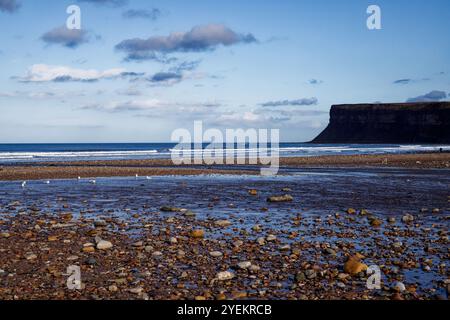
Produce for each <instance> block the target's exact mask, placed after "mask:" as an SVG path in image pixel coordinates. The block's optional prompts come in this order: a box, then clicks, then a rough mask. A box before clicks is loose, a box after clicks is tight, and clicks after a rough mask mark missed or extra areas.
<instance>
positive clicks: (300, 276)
mask: <svg viewBox="0 0 450 320" xmlns="http://www.w3.org/2000/svg"><path fill="white" fill-rule="evenodd" d="M305 280H306V275H305V274H304V273H303V272H298V273H297V274H296V275H295V281H297V282H303V281H305Z"/></svg>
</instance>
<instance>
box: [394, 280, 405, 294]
mask: <svg viewBox="0 0 450 320" xmlns="http://www.w3.org/2000/svg"><path fill="white" fill-rule="evenodd" d="M393 289H394V290H395V291H397V292H403V291H405V290H406V287H405V285H404V284H403V283H402V282H399V281H397V282H395V283H394V285H393Z"/></svg>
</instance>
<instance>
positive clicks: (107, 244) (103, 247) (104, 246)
mask: <svg viewBox="0 0 450 320" xmlns="http://www.w3.org/2000/svg"><path fill="white" fill-rule="evenodd" d="M112 247H113V244H112V243H111V242H109V241H106V240H100V241H99V242H98V243H97V249H98V250H108V249H111V248H112Z"/></svg>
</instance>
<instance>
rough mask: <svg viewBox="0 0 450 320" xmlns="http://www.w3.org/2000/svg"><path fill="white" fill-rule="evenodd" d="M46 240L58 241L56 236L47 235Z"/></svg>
mask: <svg viewBox="0 0 450 320" xmlns="http://www.w3.org/2000/svg"><path fill="white" fill-rule="evenodd" d="M47 241H48V242H55V241H58V237H56V236H48V237H47Z"/></svg>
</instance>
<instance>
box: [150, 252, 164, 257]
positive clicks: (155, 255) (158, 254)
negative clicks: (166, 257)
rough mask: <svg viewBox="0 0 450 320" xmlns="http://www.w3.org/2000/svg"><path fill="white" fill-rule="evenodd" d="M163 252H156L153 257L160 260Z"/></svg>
mask: <svg viewBox="0 0 450 320" xmlns="http://www.w3.org/2000/svg"><path fill="white" fill-rule="evenodd" d="M162 255H163V254H162V252H161V251H155V252H153V253H152V257H153V258H160V257H161V256H162Z"/></svg>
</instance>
